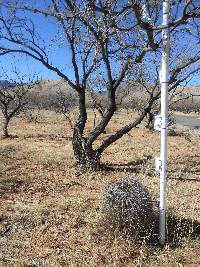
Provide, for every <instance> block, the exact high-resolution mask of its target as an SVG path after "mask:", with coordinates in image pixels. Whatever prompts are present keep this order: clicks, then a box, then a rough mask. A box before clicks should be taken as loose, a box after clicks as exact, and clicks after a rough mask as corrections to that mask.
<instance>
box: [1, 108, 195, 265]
mask: <svg viewBox="0 0 200 267" xmlns="http://www.w3.org/2000/svg"><path fill="white" fill-rule="evenodd" d="M135 115H136V114H135ZM40 116H41V117H40V118H39V123H35V122H30V121H27V120H25V119H24V117H17V118H14V119H13V121H11V129H12V135H13V136H14V137H15V138H10V139H7V140H6V139H1V140H0V145H1V146H0V147H1V149H0V156H1V161H0V165H1V168H0V170H1V172H0V177H1V183H0V190H1V191H0V193H1V206H0V215H1V216H0V235H1V238H0V247H1V254H0V265H1V266H6V267H10V266H16V267H17V266H20V267H21V266H23V267H24V266H45V267H46V266H55V267H56V266H59V267H60V266H70V267H71V266H83V267H84V266H92V267H93V266H148V267H149V266H152V267H154V266H160V265H161V263H162V265H161V266H166V267H168V266H181V265H182V266H189V267H190V266H191V267H192V266H195V267H197V266H198V265H199V246H200V239H199V237H200V235H199V234H200V233H199V216H200V210H199V181H200V180H199V177H200V172H199V171H200V170H199V149H200V148H199V142H198V140H199V133H198V132H196V131H191V132H190V131H188V130H184V129H183V128H181V127H180V126H179V127H178V128H176V133H177V134H176V135H175V136H170V137H169V151H170V152H169V153H170V155H169V170H168V172H169V174H168V181H167V199H168V204H167V206H168V214H167V216H168V239H167V244H166V246H165V247H164V248H160V247H159V245H158V239H157V235H158V224H157V222H158V221H157V220H156V218H157V217H156V216H157V214H158V208H157V199H158V196H159V177H158V174H156V173H155V167H154V156H155V155H157V153H158V151H159V133H157V132H152V131H149V130H147V129H146V128H145V124H144V125H143V126H141V127H140V128H137V129H134V130H132V131H131V132H130V134H129V135H126V136H124V137H123V138H122V139H120V140H119V141H118V142H117V143H116V144H114V145H113V146H111V147H110V148H109V149H108V150H107V151H106V153H105V154H104V157H103V164H104V168H103V169H102V170H99V171H97V172H90V173H83V174H80V173H79V172H77V169H76V162H75V161H74V157H73V147H72V144H71V139H72V135H73V132H72V129H71V128H70V126H69V125H68V124H67V123H66V119H65V118H64V116H62V115H61V114H58V113H55V112H53V111H44V110H43V111H41V112H40ZM132 116H134V113H129V114H127V111H126V110H124V111H121V112H119V113H118V114H116V115H115V117H114V120H115V121H114V123H113V124H112V125H110V126H109V127H107V133H106V134H107V135H110V134H111V133H112V132H113V131H115V130H116V128H118V127H120V126H121V125H123V124H125V123H126V121H128V120H129V119H130V117H132ZM2 119H3V118H2V117H1V120H2ZM91 127H93V111H92V109H91V111H90V114H89V121H88V124H87V128H88V130H89V129H90V128H91ZM1 130H2V128H1ZM100 138H103V137H100ZM99 141H101V140H99ZM119 147H120V148H123V149H122V150H119ZM122 151H123V153H122ZM124 178H129V179H130V178H133V179H136V180H137V181H138V182H139V183H142V184H143V186H145V188H146V189H147V190H148V191H149V194H150V196H151V198H152V209H153V212H154V213H155V218H154V219H153V221H152V218H149V219H150V222H151V223H152V226H151V231H150V232H149V231H148V233H147V234H143V235H142V236H140V237H141V238H138V237H135V232H133V233H130V231H128V230H129V228H126V227H125V228H124V227H121V228H120V227H116V226H114V225H115V224H111V221H110V219H109V220H108V219H107V215H106V214H107V213H106V212H104V202H105V193H106V192H107V190H110V186H112V187H113V185H114V187H115V183H118V181H120V180H121V179H124ZM112 187H111V189H112ZM146 189H145V190H146ZM134 205H135V204H134ZM152 215H153V214H152ZM113 219H114V218H113ZM142 237H143V238H142ZM144 237H145V238H144Z"/></svg>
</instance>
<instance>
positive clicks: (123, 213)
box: [104, 178, 153, 232]
mask: <svg viewBox="0 0 200 267" xmlns="http://www.w3.org/2000/svg"><path fill="white" fill-rule="evenodd" d="M104 210H105V215H106V218H107V219H108V220H109V224H111V225H112V227H115V228H116V227H118V228H125V229H128V230H131V231H135V232H138V231H143V230H145V229H146V228H147V227H148V225H149V223H150V221H151V218H152V214H153V205H152V199H151V196H150V193H149V191H148V189H147V188H146V187H144V185H142V184H141V183H140V182H139V181H137V180H134V179H132V178H125V179H121V180H118V181H114V182H112V183H111V184H109V185H108V187H107V188H106V190H105V193H104Z"/></svg>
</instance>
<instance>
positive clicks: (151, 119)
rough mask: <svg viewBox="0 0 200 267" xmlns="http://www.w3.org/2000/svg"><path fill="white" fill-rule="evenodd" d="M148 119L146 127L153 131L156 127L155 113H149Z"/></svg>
mask: <svg viewBox="0 0 200 267" xmlns="http://www.w3.org/2000/svg"><path fill="white" fill-rule="evenodd" d="M147 120H148V121H147V125H146V128H147V129H149V130H151V131H152V130H153V129H154V115H153V113H151V111H149V112H148V113H147Z"/></svg>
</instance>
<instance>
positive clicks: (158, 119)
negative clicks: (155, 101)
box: [154, 115, 162, 131]
mask: <svg viewBox="0 0 200 267" xmlns="http://www.w3.org/2000/svg"><path fill="white" fill-rule="evenodd" d="M161 128H162V117H161V116H160V115H156V116H155V120H154V129H155V130H157V131H161Z"/></svg>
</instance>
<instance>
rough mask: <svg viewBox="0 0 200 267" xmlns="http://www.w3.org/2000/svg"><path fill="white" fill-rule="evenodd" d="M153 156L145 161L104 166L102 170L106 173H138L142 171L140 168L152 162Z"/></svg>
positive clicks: (144, 159)
mask: <svg viewBox="0 0 200 267" xmlns="http://www.w3.org/2000/svg"><path fill="white" fill-rule="evenodd" d="M152 158H153V157H152V156H150V155H149V156H147V157H146V158H143V159H138V160H134V161H129V162H128V163H122V164H102V169H103V170H105V171H108V172H109V171H121V172H124V171H127V172H136V173H137V172H138V171H139V170H140V167H141V166H142V165H143V164H145V163H147V162H148V161H149V160H151V159H152Z"/></svg>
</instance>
